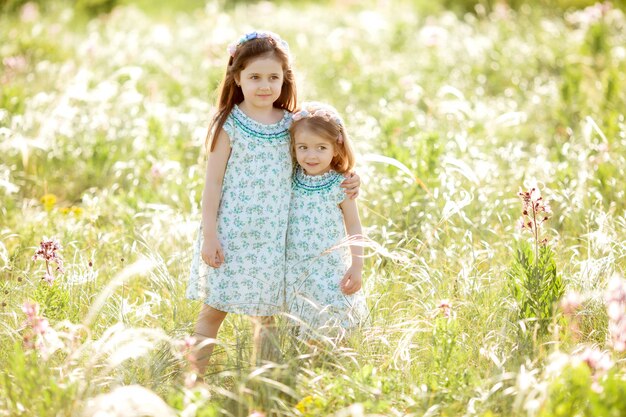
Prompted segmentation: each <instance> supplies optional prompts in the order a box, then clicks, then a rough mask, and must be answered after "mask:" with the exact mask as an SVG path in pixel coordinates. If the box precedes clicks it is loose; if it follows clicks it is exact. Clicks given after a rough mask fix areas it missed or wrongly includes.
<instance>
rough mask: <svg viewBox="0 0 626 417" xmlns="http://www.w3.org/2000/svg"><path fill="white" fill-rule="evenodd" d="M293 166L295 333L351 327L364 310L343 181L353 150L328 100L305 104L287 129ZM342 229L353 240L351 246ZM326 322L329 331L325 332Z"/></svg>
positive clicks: (352, 217) (358, 249)
mask: <svg viewBox="0 0 626 417" xmlns="http://www.w3.org/2000/svg"><path fill="white" fill-rule="evenodd" d="M290 133H291V137H292V140H291V144H292V145H291V146H292V154H293V155H294V156H295V159H296V161H297V163H298V167H297V168H296V171H295V173H294V177H293V186H292V197H291V208H290V212H289V226H288V230H287V275H286V277H287V278H286V282H287V289H288V295H287V301H288V302H289V306H288V307H289V310H288V311H289V313H290V314H291V315H292V316H294V317H295V318H296V319H297V320H298V321H299V322H300V324H301V326H300V337H303V336H304V338H309V339H310V338H316V336H318V335H319V334H320V333H322V334H325V335H335V336H336V335H337V334H336V330H343V329H347V328H350V327H353V326H354V325H355V324H356V323H357V321H358V318H359V317H358V316H359V315H360V314H361V313H362V312H363V311H364V310H365V300H364V298H363V296H362V294H361V293H360V292H359V290H360V289H361V273H362V269H363V247H362V246H361V245H359V244H358V242H356V241H357V240H359V238H361V233H362V232H361V222H360V220H359V213H358V210H357V205H356V201H355V200H351V199H349V198H346V196H345V194H344V193H343V192H342V190H341V188H340V183H341V181H342V180H343V175H342V174H344V173H345V172H348V171H350V170H351V169H352V168H353V167H354V154H353V151H352V147H351V144H350V140H349V138H348V135H347V134H346V131H345V127H344V124H343V121H342V120H341V118H340V117H339V114H338V113H337V111H336V110H335V109H334V108H333V107H331V106H329V105H325V104H321V103H316V102H311V103H305V104H303V106H302V107H301V109H300V110H299V111H297V112H296V113H294V115H293V123H292V125H291V128H290ZM346 233H347V235H348V236H349V237H350V239H352V241H353V243H356V244H352V245H350V250H348V247H347V245H346V242H347V239H346V238H347V236H346ZM331 328H334V329H332V330H333V331H330V330H331Z"/></svg>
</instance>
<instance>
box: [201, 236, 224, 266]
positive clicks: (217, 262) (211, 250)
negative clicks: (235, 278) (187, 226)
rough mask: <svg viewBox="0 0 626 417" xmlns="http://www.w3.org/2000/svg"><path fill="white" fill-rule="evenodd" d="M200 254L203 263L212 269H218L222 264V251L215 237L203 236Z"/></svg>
mask: <svg viewBox="0 0 626 417" xmlns="http://www.w3.org/2000/svg"><path fill="white" fill-rule="evenodd" d="M200 253H201V254H202V260H203V261H204V263H206V264H207V265H209V266H210V267H212V268H219V267H220V266H222V264H223V263H224V251H223V250H222V245H221V244H220V241H219V240H218V239H217V236H212V237H206V236H205V237H204V240H203V241H202V249H201V251H200Z"/></svg>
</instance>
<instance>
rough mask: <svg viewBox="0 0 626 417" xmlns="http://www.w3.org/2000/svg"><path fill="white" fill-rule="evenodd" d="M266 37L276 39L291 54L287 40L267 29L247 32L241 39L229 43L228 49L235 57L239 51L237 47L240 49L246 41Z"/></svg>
mask: <svg viewBox="0 0 626 417" xmlns="http://www.w3.org/2000/svg"><path fill="white" fill-rule="evenodd" d="M265 38H271V39H274V41H275V42H276V44H277V45H280V47H281V48H282V49H284V50H285V52H287V54H289V44H288V43H287V41H285V40H284V39H282V38H281V37H280V36H278V35H277V34H276V33H274V32H270V31H267V30H255V31H252V32H248V33H246V34H245V35H243V36H242V37H241V38H239V40H237V41H236V42H233V43H231V44H230V45H228V48H227V51H228V53H229V54H230V56H232V57H234V56H235V53H236V52H237V49H239V47H240V46H241V45H243V44H244V43H246V42H248V41H251V40H252V39H265Z"/></svg>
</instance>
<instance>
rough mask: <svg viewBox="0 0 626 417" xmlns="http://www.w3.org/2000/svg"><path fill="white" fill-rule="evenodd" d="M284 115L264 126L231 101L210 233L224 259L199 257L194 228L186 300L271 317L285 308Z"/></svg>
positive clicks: (287, 161)
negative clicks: (218, 262) (211, 261)
mask: <svg viewBox="0 0 626 417" xmlns="http://www.w3.org/2000/svg"><path fill="white" fill-rule="evenodd" d="M290 123H291V113H289V112H287V111H285V115H284V117H283V118H282V120H280V121H279V122H278V123H274V124H270V125H265V124H262V123H259V122H256V121H255V120H253V119H251V118H250V117H248V116H246V114H245V113H243V112H242V111H241V109H239V107H238V106H235V107H234V109H233V110H232V112H231V113H230V115H229V116H228V119H227V120H226V123H225V124H224V130H225V131H226V133H227V134H228V136H229V138H230V146H231V154H230V158H229V159H228V164H227V166H226V172H225V174H224V181H223V185H222V197H221V202H220V207H219V211H218V215H217V234H218V239H219V241H220V243H221V244H222V248H223V250H224V258H225V260H224V263H223V264H222V266H221V267H219V268H211V267H210V266H208V265H207V264H205V263H204V262H203V261H202V258H201V255H200V248H201V246H202V232H201V231H200V233H198V238H197V240H196V244H195V248H194V255H193V260H192V265H191V274H190V278H189V284H188V286H187V294H186V295H187V298H190V299H193V300H201V301H203V302H204V303H205V304H208V305H210V306H211V307H214V308H216V309H217V310H220V311H224V312H228V313H240V314H246V315H251V316H271V315H274V314H276V313H279V312H280V311H282V308H283V306H284V276H285V236H286V232H287V219H288V216H289V201H290V198H291V174H292V172H293V168H292V166H293V164H292V161H291V155H290V153H289V141H290V138H289V131H288V128H289V126H290Z"/></svg>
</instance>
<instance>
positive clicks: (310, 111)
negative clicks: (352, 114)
mask: <svg viewBox="0 0 626 417" xmlns="http://www.w3.org/2000/svg"><path fill="white" fill-rule="evenodd" d="M314 117H317V118H320V119H323V120H325V121H327V122H331V121H332V122H334V123H336V124H337V125H339V128H340V130H341V129H342V128H343V127H344V126H343V120H342V119H341V117H340V116H339V113H337V111H336V110H335V109H334V108H332V107H331V106H329V105H327V104H322V103H318V102H308V103H302V107H300V110H298V111H297V112H295V113H294V114H293V116H292V118H293V121H294V122H297V121H298V120H302V119H311V118H314ZM337 143H343V135H342V134H341V132H340V133H339V135H338V136H337Z"/></svg>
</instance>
